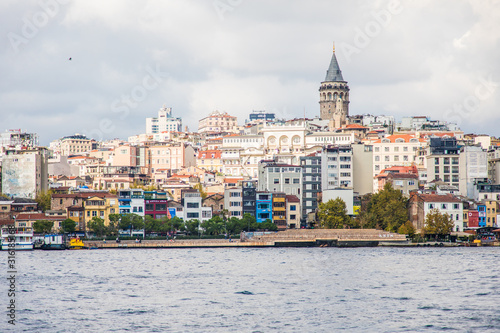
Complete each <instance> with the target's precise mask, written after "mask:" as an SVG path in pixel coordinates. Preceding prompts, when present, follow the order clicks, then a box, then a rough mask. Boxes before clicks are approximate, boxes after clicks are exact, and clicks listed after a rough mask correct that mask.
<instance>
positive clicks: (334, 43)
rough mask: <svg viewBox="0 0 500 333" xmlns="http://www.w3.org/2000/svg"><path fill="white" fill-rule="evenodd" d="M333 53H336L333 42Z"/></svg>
mask: <svg viewBox="0 0 500 333" xmlns="http://www.w3.org/2000/svg"><path fill="white" fill-rule="evenodd" d="M333 53H335V42H333Z"/></svg>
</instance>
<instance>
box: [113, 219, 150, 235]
mask: <svg viewBox="0 0 500 333" xmlns="http://www.w3.org/2000/svg"><path fill="white" fill-rule="evenodd" d="M118 227H119V228H120V229H122V230H126V229H130V233H131V234H132V230H134V229H144V219H143V218H142V216H139V215H137V214H125V215H122V217H121V218H120V222H119V223H118Z"/></svg>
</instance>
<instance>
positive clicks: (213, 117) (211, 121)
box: [198, 111, 240, 133]
mask: <svg viewBox="0 0 500 333" xmlns="http://www.w3.org/2000/svg"><path fill="white" fill-rule="evenodd" d="M239 131H240V128H239V127H238V119H237V118H236V117H233V116H231V115H229V114H228V113H227V112H220V111H214V112H212V113H210V114H209V115H208V117H205V118H203V119H201V120H200V121H199V123H198V133H221V132H230V133H239Z"/></svg>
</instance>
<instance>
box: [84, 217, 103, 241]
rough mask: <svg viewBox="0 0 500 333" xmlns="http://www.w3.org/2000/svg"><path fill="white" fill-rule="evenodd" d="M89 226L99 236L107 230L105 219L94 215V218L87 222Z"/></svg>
mask: <svg viewBox="0 0 500 333" xmlns="http://www.w3.org/2000/svg"><path fill="white" fill-rule="evenodd" d="M87 227H88V228H89V229H90V230H91V231H93V232H94V234H95V235H96V236H97V237H102V236H103V235H105V234H106V231H107V227H106V225H105V224H104V220H103V219H101V218H100V217H97V216H94V217H93V218H92V220H90V221H89V222H88V223H87Z"/></svg>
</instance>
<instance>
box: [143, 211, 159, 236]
mask: <svg viewBox="0 0 500 333" xmlns="http://www.w3.org/2000/svg"><path fill="white" fill-rule="evenodd" d="M160 223H161V221H160V220H158V219H155V218H153V217H152V216H149V215H146V217H145V218H144V229H145V232H146V234H150V233H152V232H160Z"/></svg>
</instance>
